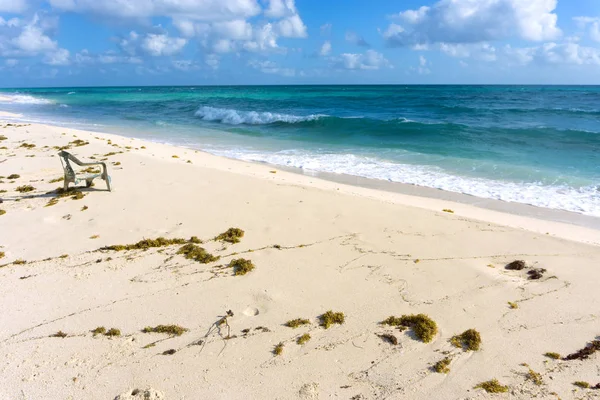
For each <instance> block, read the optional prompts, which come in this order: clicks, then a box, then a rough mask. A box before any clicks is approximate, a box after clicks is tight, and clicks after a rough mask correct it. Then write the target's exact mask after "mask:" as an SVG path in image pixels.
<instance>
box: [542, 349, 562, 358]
mask: <svg viewBox="0 0 600 400" xmlns="http://www.w3.org/2000/svg"><path fill="white" fill-rule="evenodd" d="M544 355H545V356H546V357H548V358H551V359H553V360H558V359H560V354H558V353H554V352H551V351H550V352H548V353H546V354H544Z"/></svg>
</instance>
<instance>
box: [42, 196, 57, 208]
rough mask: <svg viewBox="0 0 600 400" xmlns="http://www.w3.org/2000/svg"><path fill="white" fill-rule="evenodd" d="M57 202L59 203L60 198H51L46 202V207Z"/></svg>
mask: <svg viewBox="0 0 600 400" xmlns="http://www.w3.org/2000/svg"><path fill="white" fill-rule="evenodd" d="M56 204H58V198H56V197H53V198H51V199H50V200H48V202H47V203H46V205H45V206H44V207H52V206H54V205H56Z"/></svg>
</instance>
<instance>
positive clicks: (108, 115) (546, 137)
mask: <svg viewBox="0 0 600 400" xmlns="http://www.w3.org/2000/svg"><path fill="white" fill-rule="evenodd" d="M1 94H2V95H3V96H8V98H9V101H4V102H0V110H3V111H9V112H17V113H23V118H22V119H25V120H31V121H39V122H47V123H54V124H66V125H69V126H74V127H78V128H85V129H94V130H100V131H108V132H114V133H119V134H122V135H131V136H136V137H141V138H145V139H150V140H155V141H161V142H168V143H173V144H180V145H186V146H190V147H194V148H199V149H204V150H206V151H209V152H211V153H214V154H218V155H224V156H228V157H233V158H239V159H243V160H251V161H263V162H269V163H273V164H279V165H286V166H293V167H299V168H304V169H306V170H312V171H324V172H333V173H346V174H351V175H357V176H363V177H367V178H373V179H384V180H390V181H395V182H403V183H409V184H415V185H422V186H428V187H434V188H439V189H444V190H449V191H454V192H459V193H465V194H470V195H475V196H480V197H485V198H494V199H500V200H505V201H514V202H521V203H527V204H533V205H536V206H542V207H549V208H556V209H563V210H568V211H574V212H580V213H584V214H588V215H595V216H600V190H599V188H600V152H599V150H600V87H592V86H585V87H579V86H572V87H569V86H254V87H248V86H245V87H233V86H228V87H128V88H125V87H120V88H57V89H20V90H15V89H11V90H4V91H2V93H1Z"/></svg>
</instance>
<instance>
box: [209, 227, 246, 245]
mask: <svg viewBox="0 0 600 400" xmlns="http://www.w3.org/2000/svg"><path fill="white" fill-rule="evenodd" d="M242 237H244V231H243V230H241V229H240V228H229V229H227V231H225V232H223V233H221V234H220V235H218V236H217V237H215V239H214V240H219V241H222V242H228V243H239V242H240V239H241V238H242Z"/></svg>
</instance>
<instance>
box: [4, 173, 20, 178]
mask: <svg viewBox="0 0 600 400" xmlns="http://www.w3.org/2000/svg"><path fill="white" fill-rule="evenodd" d="M20 177H21V175H19V174H10V175H9V176H7V177H6V179H19V178H20Z"/></svg>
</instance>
